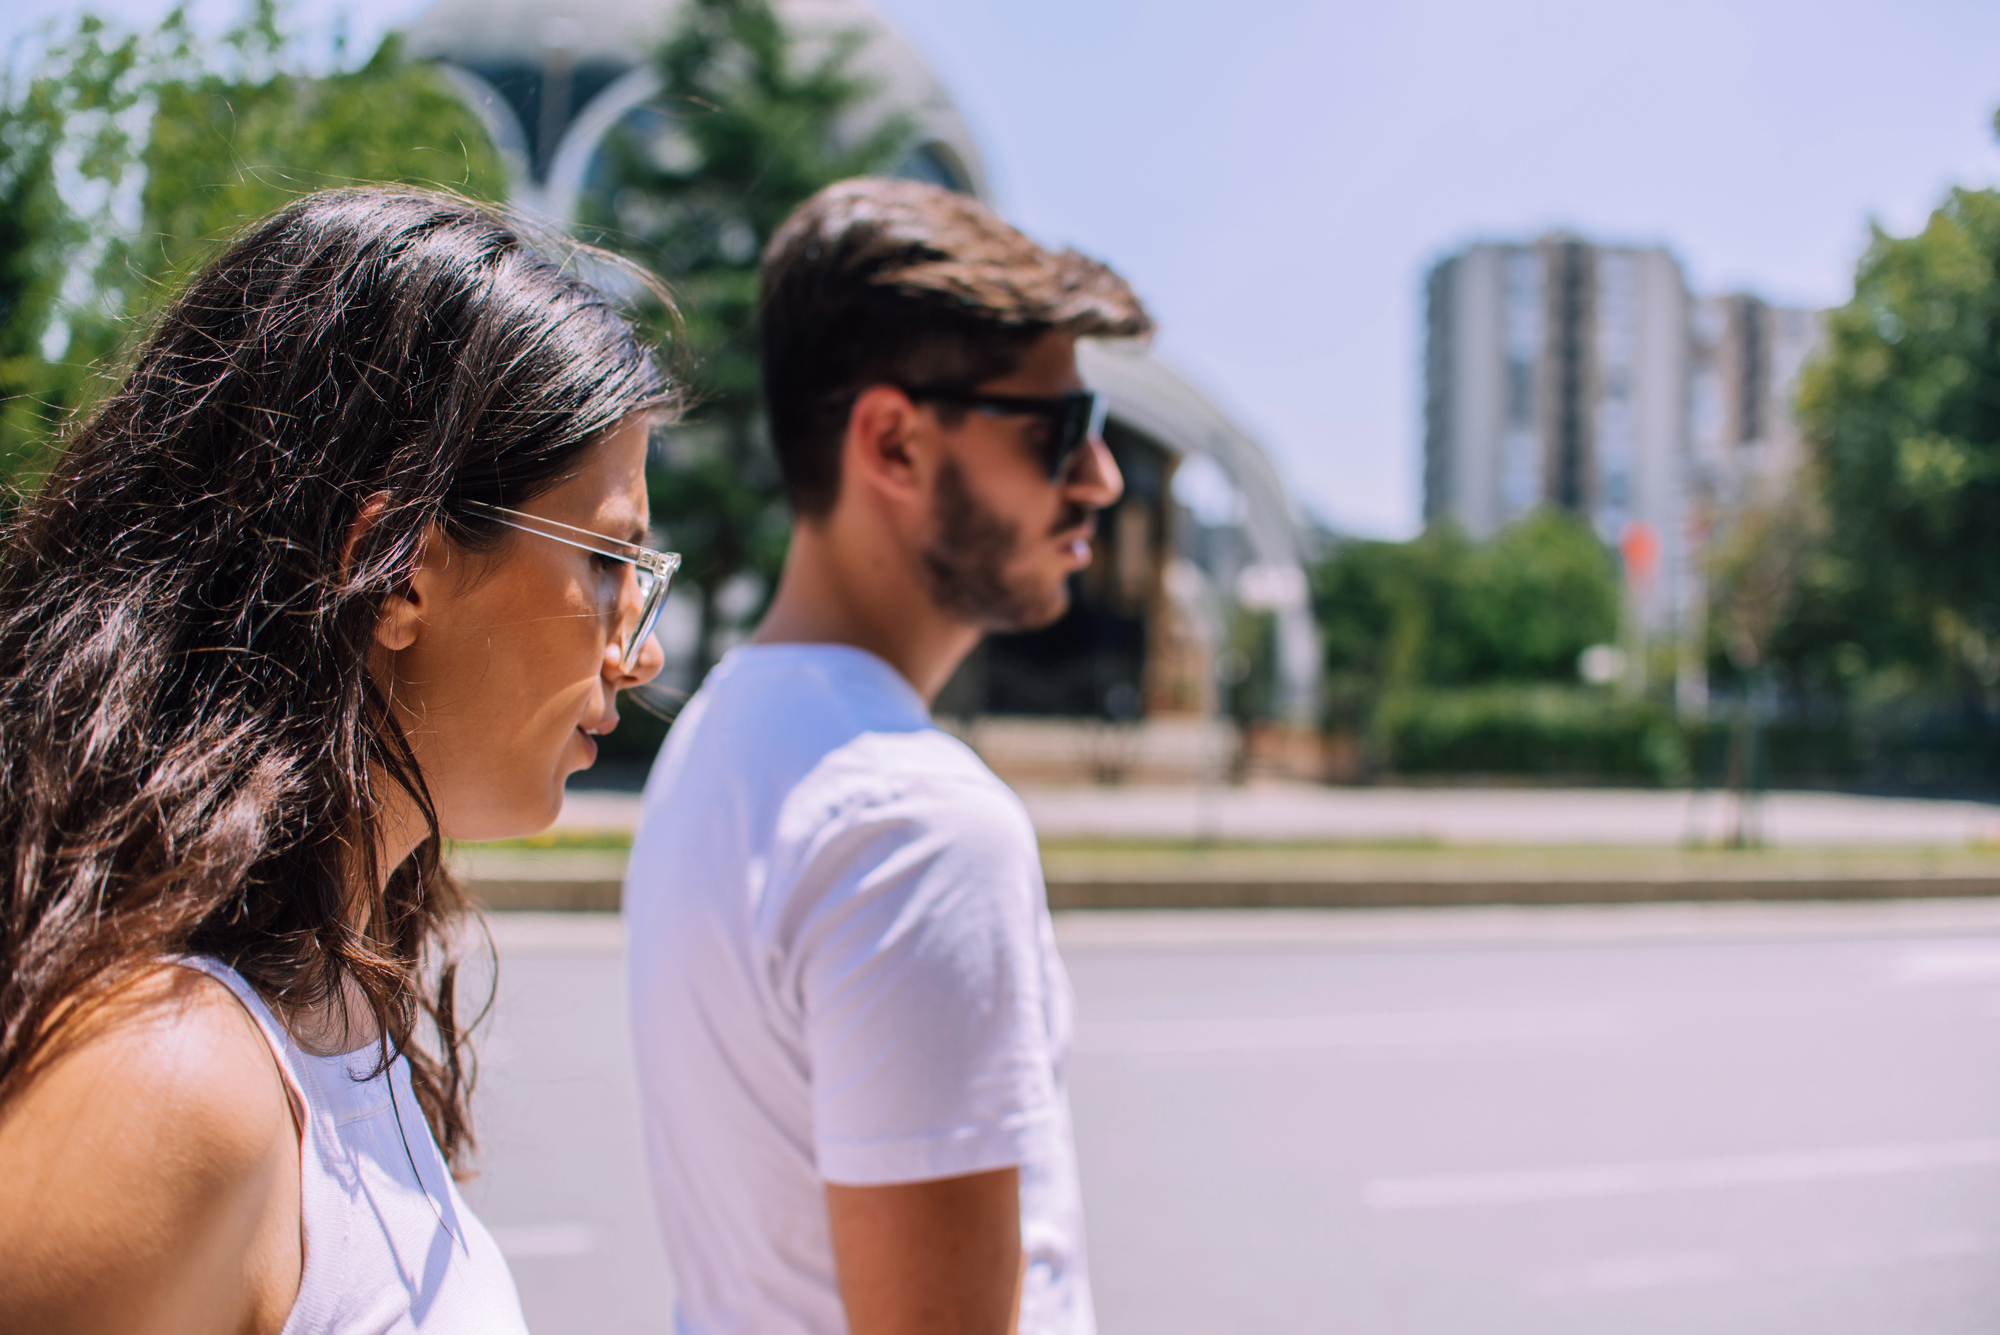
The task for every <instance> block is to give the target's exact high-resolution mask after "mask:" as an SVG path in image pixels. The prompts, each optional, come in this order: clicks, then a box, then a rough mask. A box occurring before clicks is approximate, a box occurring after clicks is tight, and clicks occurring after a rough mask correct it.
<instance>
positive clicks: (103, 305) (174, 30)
mask: <svg viewBox="0 0 2000 1335" xmlns="http://www.w3.org/2000/svg"><path fill="white" fill-rule="evenodd" d="M278 17H279V16H278V11H277V9H276V7H275V5H273V4H272V3H271V0H256V3H253V4H252V5H251V6H250V8H249V9H248V10H247V11H246V13H245V15H244V17H243V19H242V20H241V22H239V23H238V24H237V25H236V26H235V27H233V28H232V29H231V30H230V31H229V32H228V33H227V34H226V35H225V36H224V37H223V38H222V39H221V40H220V41H219V42H214V43H204V42H201V41H200V40H198V39H197V38H196V36H195V35H194V34H193V32H192V31H191V30H190V28H189V27H188V25H187V23H186V22H185V20H184V18H183V17H182V15H181V13H180V11H178V10H176V11H174V13H172V14H171V15H170V16H169V17H168V18H167V20H166V21H165V22H164V23H163V24H162V25H161V26H160V27H159V28H158V29H156V30H155V31H153V32H151V33H149V34H145V35H141V34H136V33H126V34H118V33H115V32H114V31H113V30H111V29H110V28H108V27H107V26H106V25H105V24H103V23H102V22H101V21H99V20H97V19H94V18H89V17H86V18H84V19H81V20H79V21H78V23H77V24H76V26H75V27H74V28H73V29H72V30H71V31H70V32H68V33H67V34H66V35H64V36H61V37H59V38H57V39H56V40H54V41H52V42H50V43H49V44H48V45H47V46H46V48H45V49H44V50H43V51H42V53H41V56H40V58H39V59H38V60H37V61H35V62H34V63H33V65H32V66H31V67H30V68H29V69H28V71H27V72H26V74H25V75H24V76H23V77H21V78H20V79H19V81H18V82H10V83H8V84H6V85H5V86H3V87H0V469H4V471H5V474H6V476H7V477H8V478H9V479H12V480H16V481H30V480H32V478H33V476H34V474H35V473H36V472H37V471H38V469H39V467H40V466H41V464H42V463H43V461H45V460H46V458H47V456H48V453H49V450H50V443H51V441H52V439H53V437H54V435H55V433H56V432H57V431H58V430H59V429H60V426H61V424H62V423H63V422H64V421H65V420H67V419H68V418H69V417H70V416H71V415H72V414H74V413H76V412H77V411H79V410H81V409H82V408H84V407H85V406H86V405H87V401H88V398H89V396H90V393H91V390H92V388H93V385H94V383H95V382H96V381H97V378H98V377H99V375H100V373H101V372H102V371H104V370H105V369H107V368H108V367H109V366H110V365H112V364H113V363H115V358H116V354H117V351H118V348H119V346H120V344H121V343H122V342H123V341H124V340H125V339H126V338H127V337H128V336H129V334H130V332H131V331H132V330H133V329H134V328H136V327H138V326H139V325H141V324H142V323H143V322H144V320H145V317H146V316H147V314H148V313H149V312H150V311H151V310H153V309H154V308H155V307H156V306H157V305H158V304H159V303H160V302H162V301H164V300H165V299H166V298H168V297H169V296H171V294H172V293H173V291H174V290H175V289H176V288H177V287H178V284H179V280H180V279H181V278H182V277H184V276H185V275H186V274H187V273H188V272H189V271H190V270H191V269H192V268H193V267H194V266H195V265H196V264H198V263H199V262H200V261H201V260H202V259H204V258H205V257H206V256H207V255H208V254H210V253H211V252H212V250H213V249H214V248H215V247H216V246H217V245H219V244H220V243H221V242H222V241H223V240H225V239H226V238H227V237H228V236H230V235H231V234H232V233H234V232H235V231H236V229H238V228H239V227H241V226H242V225H244V224H245V223H247V222H249V221H251V220H253V219H255V218H258V217H261V216H262V215H264V214H266V213H268V212H270V211H271V210H273V209H275V208H277V207H279V206H280V205H282V204H283V203H284V202H285V201H286V200H288V199H290V198H292V197H294V196H296V195H298V194H302V193H304V192H306V191H310V190H315V189H321V188H324V187H328V186H334V185H346V184H352V183H355V182H362V181H380V182H401V183H408V184H423V185H434V186H443V187H448V188H452V189H456V190H459V191H460V192H462V193H466V194H470V195H473V196H475V197H480V198H488V199H499V198H500V197H501V196H502V195H503V194H504V192H505V188H506V179H505V174H504V172H503V170H502V167H501V164H500V159H499V155H498V153H497V152H496V151H495V149H494V148H493V146H492V144H491V143H489V142H488V140H487V137H486V134H485V130H484V129H483V127H482V126H481V125H480V124H479V121H478V118H477V117H476V116H475V115H474V114H473V113H472V112H471V111H470V110H469V109H467V108H466V107H465V106H464V105H463V104H462V103H460V102H459V101H458V100H457V99H456V98H455V97H453V96H452V94H451V92H450V90H449V89H448V88H447V87H446V86H445V84H444V83H443V81H442V80H441V79H440V78H439V76H438V75H437V73H436V72H435V71H434V70H432V69H431V68H429V67H428V66H423V65H414V64H411V63H409V62H407V61H406V60H404V58H403V56H402V52H401V48H400V45H399V43H398V42H397V41H396V40H395V39H393V38H392V39H390V40H389V41H387V42H385V43H384V44H383V45H382V47H381V48H379V49H378V50H377V51H376V52H375V53H374V55H373V56H372V57H371V58H370V59H369V60H368V61H367V62H366V63H365V64H363V65H361V66H359V67H357V68H351V69H343V68H338V67H337V68H335V69H334V71H333V72H332V73H329V74H324V75H319V76H314V75H310V74H308V73H305V72H303V70H302V69H301V68H300V66H301V65H302V64H303V57H304V55H305V54H306V53H305V52H303V51H302V50H301V49H300V46H299V43H297V42H296V41H294V40H291V39H288V38H287V36H286V35H285V33H284V32H283V31H282V29H281V27H280V25H279V21H278Z"/></svg>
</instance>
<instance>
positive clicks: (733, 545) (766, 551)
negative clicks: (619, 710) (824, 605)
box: [585, 0, 912, 670]
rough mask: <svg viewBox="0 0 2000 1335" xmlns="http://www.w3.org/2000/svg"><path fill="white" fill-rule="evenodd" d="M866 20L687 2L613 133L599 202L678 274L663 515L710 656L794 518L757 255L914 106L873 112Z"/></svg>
mask: <svg viewBox="0 0 2000 1335" xmlns="http://www.w3.org/2000/svg"><path fill="white" fill-rule="evenodd" d="M863 40H864V37H863V35H862V34H861V33H858V32H851V31H848V32H836V33H826V34H799V33H794V32H791V31H789V30H788V29H787V28H786V26H785V24H784V23H783V21H782V20H781V19H780V18H779V16H778V14H777V13H776V11H775V10H774V9H773V7H772V5H771V4H770V3H769V0H687V3H685V4H684V5H683V6H682V9H681V14H680V17H679V20H678V22H677V25H676V27H675V28H674V29H673V31H672V32H671V33H670V35H669V36H668V38H667V40H666V41H665V42H664V43H663V44H662V46H661V47H660V49H659V51H658V53H657V55H656V57H655V59H656V64H657V67H658V70H659V74H660V79H661V84H662V89H661V93H660V95H659V98H658V99H657V100H656V102H655V103H654V105H653V106H652V107H650V108H648V109H647V111H646V112H645V113H644V114H643V115H642V116H640V117H638V118H635V120H633V121H628V122H627V123H626V125H625V126H624V127H622V128H621V131H620V132H619V133H618V135H617V136H616V137H615V138H614V140H613V141H612V145H611V154H610V161H611V163H612V171H613V173H614V177H613V181H612V182H611V184H610V186H609V188H608V189H607V190H606V191H604V192H603V198H602V201H601V202H600V203H598V204H596V205H595V206H591V207H590V208H587V210H586V219H585V221H586V222H589V223H594V224H595V225H596V226H597V227H598V228H600V229H601V234H602V236H603V238H604V240H606V241H607V242H608V243H609V244H611V245H614V246H617V247H620V248H622V249H626V250H628V251H630V252H631V253H634V254H635V255H636V256H637V257H639V258H641V259H643V260H644V261H645V262H647V263H648V264H650V265H652V266H653V267H655V268H656V269H658V270H659V271H660V272H662V273H664V274H667V275H669V276H670V280H671V281H672V283H673V284H674V288H675V293H676V298H677V301H678V304H679V308H680V309H679V315H680V320H681V322H682V328H681V331H680V333H681V338H682V339H683V345H684V346H685V348H686V349H687V351H688V352H689V354H690V357H691V361H692V376H693V384H692V390H693V398H694V408H693V411H692V412H691V414H690V417H689V422H688V425H687V426H686V427H684V428H682V429H681V430H679V431H677V432H676V433H675V435H674V438H673V440H672V441H671V442H670V443H669V446H668V456H669V457H668V461H667V466H666V467H664V468H662V469H659V470H657V471H656V472H655V473H654V475H653V477H652V479H651V490H652V495H653V514H654V517H655V519H656V520H658V522H659V523H660V524H661V525H662V526H663V527H664V528H665V529H666V531H667V534H668V537H669V539H670V540H671V541H672V542H673V543H674V544H675V546H677V547H678V548H680V550H681V551H682V552H683V554H684V555H685V557H686V558H687V566H686V567H685V578H686V580H687V581H688V582H689V583H690V584H691V585H692V586H693V587H694V588H695V589H696V590H697V591H698V592H699V594H700V596H701V634H700V646H699V648H698V651H697V657H698V659H699V660H700V661H699V662H698V663H697V665H696V666H697V670H699V669H700V668H702V667H705V666H706V664H707V662H708V660H709V657H710V646H711V643H712V638H713V635H714V633H715V630H716V626H717V612H716V596H717V594H718V593H720V592H721V590H722V589H723V587H724V586H725V585H726V584H727V583H728V582H729V581H730V580H731V579H732V578H733V577H735V576H738V575H740V574H744V573H750V574H754V575H756V576H758V577H760V579H761V580H762V581H763V582H764V584H765V586H766V587H767V588H768V586H769V584H770V582H771V581H773V580H775V578H776V576H777V572H778V568H779V567H780V566H781V565H782V564H783V560H784V551H785V541H786V535H787V532H788V517H787V514H786V511H785V508H784V503H783V499H782V496H781V493H780V489H779V483H778V476H777V470H776V466H775V463H774V462H773V460H772V458H771V454H770V448H769V443H768V440H767V438H766V436H765V434H764V430H763V426H762V414H761V408H760V403H759V396H758V372H757V263H758V259H759V257H760V256H761V255H762V253H763V250H764V246H765V243H766V242H768V241H769V240H770V237H771V234H772V233H773V232H774V231H776V230H777V227H778V224H779V223H781V222H782V221H784V218H785V216H786V215H787V214H788V213H790V212H791V210H792V209H793V208H794V207H795V206H796V205H798V204H799V203H800V202H801V201H802V200H804V199H805V198H807V197H808V196H809V195H812V194H813V193H815V192H816V191H818V190H819V189H820V188H821V187H823V186H826V185H830V184H832V183H833V182H835V181H838V180H842V179H845V178H847V177H850V176H860V175H867V174H870V173H878V172H881V171H884V170H886V169H888V168H889V167H891V166H893V165H894V164H895V163H896V161H897V160H898V159H899V158H900V156H901V155H902V153H903V151H904V149H905V148H906V147H907V145H908V142H909V138H910V134H911V128H912V126H911V122H910V121H909V120H908V119H907V118H906V117H903V116H901V115H896V114H887V115H876V116H873V117H872V118H871V119H870V120H869V122H868V123H866V124H862V123H859V122H860V121H861V119H862V117H864V116H865V115H867V113H868V112H869V104H870V101H871V99H872V98H873V96H874V93H875V89H874V87H873V85H872V84H871V82H870V81H869V80H868V79H867V78H865V77H864V76H863V75H861V74H860V73H858V72H857V71H856V69H855V64H854V58H855V55H856V53H857V51H858V50H859V48H860V46H861V44H862V42H863Z"/></svg>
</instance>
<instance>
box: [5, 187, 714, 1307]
mask: <svg viewBox="0 0 2000 1335" xmlns="http://www.w3.org/2000/svg"><path fill="white" fill-rule="evenodd" d="M564 263H565V257H564V256H562V255H560V254H553V255H552V254H550V253H548V252H547V251H546V249H537V248H536V247H535V246H534V245H531V244H530V243H529V242H528V240H527V239H525V238H524V237H523V236H522V235H521V234H520V233H519V232H517V231H516V230H515V229H514V228H512V227H511V226H510V225H509V224H508V223H506V222H505V221H503V220H501V219H500V218H498V217H495V216H493V215H492V214H489V213H487V212H485V211H484V210H482V209H480V208H478V207H476V206H473V205H470V204H467V203H464V202H461V201H458V200H453V199H447V198H442V197H434V196H429V195H424V194H417V193H410V192H394V193H392V192H386V191H378V190H349V191H339V192H333V193H329V194H323V195H318V196H313V197H310V198H307V199H303V200H301V201H299V202H297V203H296V204H294V205H292V206H291V207H289V208H287V209H285V210H284V211H283V212H281V213H279V214H278V215H276V216H275V217H273V218H271V219H269V220H268V221H266V222H264V223H262V224H260V225H259V226H257V227H256V228H254V229H253V230H252V231H251V232H249V233H248V234H247V235H246V236H244V237H243V238H242V239H241V240H240V241H239V242H238V243H237V244H236V245H235V246H233V247H232V248H231V249H230V250H229V251H228V252H227V253H226V254H224V255H223V256H222V257H221V258H220V259H218V260H217V261H216V262H215V263H214V264H213V265H211V266H210V267H209V268H208V269H207V270H206V271H204V272H203V273H201V274H200V275H199V276H198V277H196V278H195V279H194V281H193V282H192V283H191V284H190V285H189V286H188V288H187V290H186V291H185V292H184V293H183V294H182V295H181V296H180V298H179V299H178V300H177V301H176V302H175V303H174V304H173V306H172V307H171V309H169V310H168V311H167V313H166V314H165V316H164V317H163V318H162V319H161V320H160V321H159V323H158V326H157V328H156V329H155V330H154V332H153V333H152V335H151V337H150V338H149V339H148V340H147V341H146V343H145V345H144V346H143V348H142V349H141V350H140V351H139V353H138V356H137V359H136V362H135V364H134V366H133V369H132V371H131V373H130V375H129V377H128V378H127V379H126V381H125V383H124V384H123V386H122V387H121V388H120V389H119V390H118V391H117V392H116V393H115V394H113V395H112V396H111V397H110V399H109V400H108V401H107V402H106V403H105V404H104V406H103V407H102V408H101V409H100V410H99V411H98V412H97V413H96V414H95V416H94V417H93V418H92V419H91V420H90V421H89V423H88V424H87V425H85V426H84V427H82V429H81V430H80V431H79V432H78V433H77V434H76V436H75V438H74V440H73V441H72V442H71V444H70V445H69V447H68V448H67V450H66V451H65V452H64V454H63V455H62V457H61V459H60V460H59V462H58V463H57V465H56V466H55V468H54V470H53V471H52V473H51V474H50V476H49V478H48V479H47V481H46V483H45V484H44V486H43V487H42V488H41V490H40V491H39V492H38V493H37V494H36V495H35V496H34V497H33V498H32V499H31V500H30V501H28V502H27V503H26V505H25V506H24V508H23V510H22V511H21V512H20V513H19V514H18V515H17V516H15V518H14V519H13V520H12V521H10V523H9V525H8V526H7V528H6V530H5V532H4V534H0V766H4V770H0V853H4V871H0V896H4V898H0V1330H6V1331H30V1330H32V1331H106V1332H111V1331H116V1332H120V1333H121V1335H129V1333H132V1332H155V1331H160V1332H164V1331H182V1330H186V1331H204V1332H209V1331H230V1332H237V1331H243V1332H277V1331H280V1330H283V1331H285V1332H287V1335H289V1333H290V1332H308V1331H313V1332H320V1331H325V1332H346V1331H362V1330H365V1331H371V1332H374V1331H408V1330H424V1331H448V1332H457V1331H467V1332H472V1331H477V1332H481V1333H482V1335H484V1333H485V1332H506V1331H519V1330H521V1329H522V1321H521V1314H520V1307H519V1302H518V1300H517V1299H516V1297H515V1294H514V1288H513V1284H512V1282H511V1280H510V1279H509V1278H508V1275H507V1270H506V1265H505V1263H504V1262H503V1261H502V1260H501V1258H500V1255H499V1252H498V1251H497V1249H496V1248H495V1247H494V1245H493V1241H492V1239H491V1237H490V1236H489V1235H488V1234H487V1233H486V1231H485V1230H484V1229H483V1228H482V1227H481V1226H480V1225H479V1223H478V1221H477V1220H475V1219H473V1218H472V1216H471V1215H470V1214H469V1213H468V1211H467V1210H466V1208H465V1204H464V1202H463V1201H462V1200H461V1199H460V1198H459V1195H458V1193H457V1190H456V1189H455V1187H454V1186H453V1185H452V1180H451V1177H450V1174H449V1173H448V1171H447V1165H449V1164H452V1163H455V1162H457V1161H458V1160H459V1159H460V1158H461V1157H462V1155H463V1154H464V1152H465V1150H466V1149H467V1147H468V1145H469V1141H470V1129H469V1126H468V1122H467V1109H466V1102H467V1096H468V1088H467V1081H466V1076H465V1070H466V1066H465V1053H464V1042H465V1038H464V1035H463V1033H462V1032H461V1031H460V1029H459V1027H458V1020H457V1015H456V1013H455V1010H454V1006H453V983H454V970H453V966H452V963H451V961H450V958H449V951H448V947H449V945H450V940H451V937H452V934H453V923H454V921H455V920H456V919H457V917H458V916H459V915H460V914H461V913H462V912H463V901H462V899H461V897H460V894H459V892H458V890H457V889H456V888H455V887H454V886H453V884H452V882H451V880H450V879H449V877H448V876H446V874H445V873H444V871H443V869H442V868H441V866H440V864H439V850H440V846H441V843H442V841H443V840H444V839H491V838H496V837H500V836H506V835H519V834H525V833H529V832H532V831H534V830H538V829H541V828H543V827H545V826H546V825H547V824H548V823H549V822H550V821H551V820H552V819H554V817H555V815H556V813H557V811H558V810H559V809H560V807H561V803H562V787H563V780H564V778H565V777H566V776H567V775H569V774H570V773H572V772H574V771H576V770H579V769H582V768H584V767H586V766H588V765H589V764H590V763H591V761H592V759H593V758H594V756H595V754H596V743H595V740H594V737H595V735H597V734H601V733H604V732H607V731H609V730H610V729H611V727H612V726H613V725H614V724H615V723H616V721H617V713H616V708H615V704H614V699H615V696H616V694H617V692H618V691H620V690H623V689H626V688H628V687H632V686H636V685H639V684H641V683H643V682H645V681H646V680H647V679H649V678H650V677H651V676H652V675H653V674H654V673H655V672H657V671H658V669H659V662H660V659H659V650H658V648H657V646H656V645H655V644H654V643H653V641H652V640H651V638H650V633H649V632H650V629H651V619H652V616H653V615H654V614H655V613H656V611H657V608H658V603H659V598H660V595H661V594H662V593H663V592H664V588H665V579H666V576H667V575H668V574H670V573H671V569H672V564H673V561H674V559H675V558H670V557H664V556H663V555H661V554H659V553H652V552H647V551H645V550H644V549H643V548H639V547H637V546H635V545H633V544H634V543H635V542H636V540H638V539H640V538H641V537H643V535H644V533H645V525H646V513H647V511H646V487H645V472H644V466H645V438H646V430H647V426H648V423H649V421H651V420H653V419H654V418H656V417H657V416H658V415H659V414H660V413H661V412H662V411H663V410H664V409H665V408H666V407H667V406H668V404H669V396H668V394H667V387H666V385H665V383H664V381H663V379H662V377H661V375H660V373H659V371H658V370H657V369H656V368H655V365H654V363H653V361H652V359H651V357H650V356H649V354H648V353H647V351H646V350H645V349H644V348H643V347H642V346H641V345H640V344H639V342H638V341H637V340H636V338H635V337H634V335H633V332H632V330H631V328H630V327H629V326H628V325H627V324H626V323H625V322H624V321H623V320H622V319H620V318H619V316H618V315H617V314H616V313H614V312H613V310H612V309H611V308H610V306H609V305H608V304H607V302H606V300H605V298H604V297H602V296H601V295H600V294H599V293H597V292H596V291H594V290H593V289H592V288H590V287H589V286H587V285H586V284H584V283H583V282H581V281H579V280H578V279H577V278H576V277H575V276H573V274H572V273H571V272H570V271H569V270H568V269H566V268H565V267H564ZM572 267H573V266H572Z"/></svg>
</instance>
